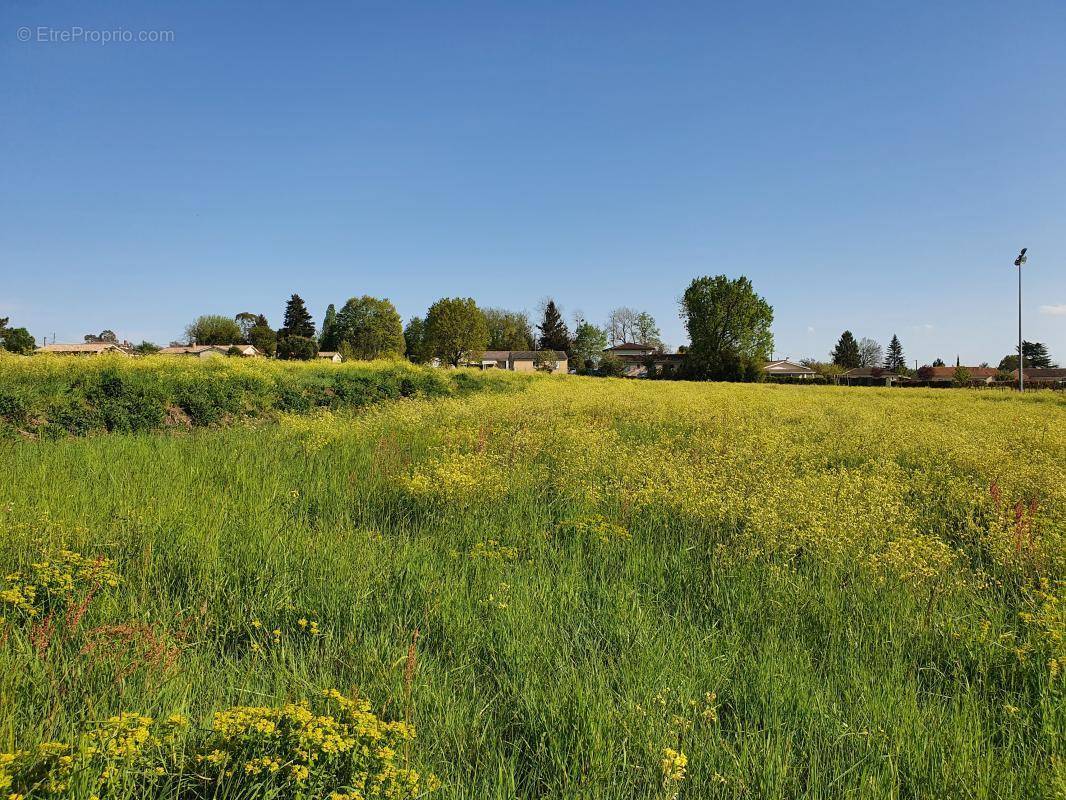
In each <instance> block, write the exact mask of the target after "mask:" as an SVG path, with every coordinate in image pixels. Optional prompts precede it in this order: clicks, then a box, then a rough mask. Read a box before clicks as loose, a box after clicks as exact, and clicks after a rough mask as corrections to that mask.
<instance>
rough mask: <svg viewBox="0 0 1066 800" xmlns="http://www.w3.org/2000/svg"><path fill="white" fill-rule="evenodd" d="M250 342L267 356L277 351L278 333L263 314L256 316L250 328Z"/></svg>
mask: <svg viewBox="0 0 1066 800" xmlns="http://www.w3.org/2000/svg"><path fill="white" fill-rule="evenodd" d="M248 344H250V345H252V346H254V347H255V348H256V349H257V350H259V351H260V352H261V353H263V354H264V355H266V356H273V355H274V354H275V353H276V352H277V349H278V335H277V333H275V332H274V329H273V328H271V327H270V323H269V322H267V318H266V317H265V316H263V315H262V314H259V315H257V316H256V318H255V323H254V324H253V325H252V327H250V328H249V329H248Z"/></svg>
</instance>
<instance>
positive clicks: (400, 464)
mask: <svg viewBox="0 0 1066 800" xmlns="http://www.w3.org/2000/svg"><path fill="white" fill-rule="evenodd" d="M509 388H510V391H507V392H502V393H501V392H492V393H488V392H475V393H465V394H463V395H462V396H450V397H443V398H437V399H407V400H399V401H396V402H388V403H382V404H378V405H376V406H374V407H373V408H369V409H365V410H362V411H359V412H352V411H346V410H343V409H339V410H333V411H330V410H314V411H311V412H308V413H301V414H291V415H280V417H279V418H278V419H276V420H272V421H269V422H264V421H257V422H255V423H241V424H232V425H228V426H223V427H208V428H203V429H193V430H191V431H188V432H179V433H112V434H106V435H95V436H87V437H82V438H58V437H45V436H41V437H40V438H38V439H33V440H30V439H28V438H27V437H25V436H18V437H9V438H8V439H7V440H6V441H0V456H2V467H3V475H4V480H3V482H2V483H0V525H2V529H3V531H4V534H5V535H4V536H3V537H2V540H0V564H2V565H3V568H4V570H5V571H8V572H10V573H11V574H9V575H8V576H7V578H6V584H4V585H3V586H0V592H2V594H0V600H2V602H0V616H3V617H5V622H4V623H3V630H2V633H0V639H2V644H0V752H6V753H8V754H9V755H8V756H0V797H4V796H6V794H5V793H12V792H13V793H15V795H16V796H19V795H23V794H24V795H26V796H27V797H30V796H49V795H48V793H49V792H50V791H51V792H52V793H53V794H54V795H56V796H64V797H65V796H72V797H78V798H88V797H90V796H91V795H98V796H100V797H101V798H104V797H111V796H118V797H122V796H129V797H155V796H158V797H178V796H180V797H279V798H293V797H307V798H319V797H331V796H332V797H338V798H356V797H360V798H364V797H365V798H367V800H369V798H371V797H397V798H403V797H418V796H422V795H425V794H428V796H431V797H440V798H479V799H480V798H499V799H500V800H502V799H504V798H516V797H521V798H532V797H538V798H539V797H551V798H672V797H680V798H712V797H751V798H762V797H782V798H783V797H825V798H836V797H870V798H885V797H906V798H919V797H921V798H925V797H928V798H956V797H957V798H963V797H979V798H986V797H987V798H993V797H994V798H1000V797H1019V798H1022V797H1024V798H1034V797H1063V796H1064V793H1066V743H1064V735H1066V677H1064V669H1063V668H1064V667H1066V640H1064V630H1066V588H1064V583H1063V580H1064V578H1066V403H1064V401H1063V398H1062V396H1061V395H1060V396H1054V395H1051V394H1050V393H1034V394H1031V395H1028V396H1026V397H1024V398H1019V397H1017V396H1015V395H1012V394H1009V393H1006V392H989V391H984V392H981V391H957V392H943V391H924V390H914V391H906V390H887V389H844V388H835V387H825V388H821V387H818V388H814V387H792V386H767V385H729V384H686V383H665V382H636V381H621V380H594V379H581V378H572V377H571V378H546V377H545V378H539V379H531V380H529V381H527V382H524V383H523V384H522V385H520V386H519V385H517V384H516V385H514V386H511V387H509ZM101 559H106V560H101ZM34 565H36V566H34ZM27 587H36V593H34V592H32V591H30V592H27V591H26V589H27ZM27 594H33V595H34V596H33V597H32V598H31V599H29V600H27V599H26V595H27ZM20 598H21V601H20ZM325 693H329V694H330V695H331V696H326V694H325ZM352 698H362V700H361V701H353V700H352ZM302 701H306V703H302ZM123 712H133V713H131V714H129V715H127V716H121V715H122V714H123ZM409 726H413V730H412V727H409ZM415 732H416V733H417V735H416V736H415V735H414V733H415ZM416 773H417V777H416ZM5 781H6V782H7V785H6V786H5V785H4V782H5ZM438 783H439V786H438V785H437V784H438ZM331 792H332V793H334V794H332V795H331Z"/></svg>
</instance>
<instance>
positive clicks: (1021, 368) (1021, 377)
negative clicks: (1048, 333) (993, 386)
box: [1018, 264, 1025, 392]
mask: <svg viewBox="0 0 1066 800" xmlns="http://www.w3.org/2000/svg"><path fill="white" fill-rule="evenodd" d="M1018 391H1019V392H1024V391H1025V351H1023V350H1022V265H1021V264H1018Z"/></svg>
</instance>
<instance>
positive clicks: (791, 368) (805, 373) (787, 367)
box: [762, 360, 818, 380]
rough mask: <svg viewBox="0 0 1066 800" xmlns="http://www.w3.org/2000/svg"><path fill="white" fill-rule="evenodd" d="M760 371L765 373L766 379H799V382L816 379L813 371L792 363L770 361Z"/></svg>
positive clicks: (816, 375) (815, 373)
mask: <svg viewBox="0 0 1066 800" xmlns="http://www.w3.org/2000/svg"><path fill="white" fill-rule="evenodd" d="M762 371H763V372H764V373H766V377H767V378H799V379H801V380H809V379H811V378H817V377H818V373H817V372H815V371H814V370H813V369H811V368H810V367H805V366H803V365H802V364H797V363H795V362H794V361H784V360H782V361H771V362H770V363H769V364H766V365H765V366H764V367H763V368H762Z"/></svg>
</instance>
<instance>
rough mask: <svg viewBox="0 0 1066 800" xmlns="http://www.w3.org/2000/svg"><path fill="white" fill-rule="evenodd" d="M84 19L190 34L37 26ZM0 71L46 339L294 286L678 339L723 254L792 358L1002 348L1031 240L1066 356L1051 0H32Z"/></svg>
mask: <svg viewBox="0 0 1066 800" xmlns="http://www.w3.org/2000/svg"><path fill="white" fill-rule="evenodd" d="M22 26H27V27H29V28H30V29H31V34H32V37H31V41H28V42H23V41H19V33H18V31H19V28H20V27H22ZM74 26H80V27H81V28H82V29H85V30H126V31H130V32H131V33H132V35H134V36H137V35H138V33H139V32H140V31H142V30H145V31H153V30H166V31H173V41H172V42H169V43H138V42H129V43H125V42H112V43H110V44H98V43H92V42H80V43H79V42H62V41H53V42H48V41H38V40H37V39H38V37H39V35H40V32H39V29H40V28H46V29H52V30H53V31H55V32H59V33H55V34H50V33H48V31H47V30H46V31H45V32H44V35H45V37H46V38H47V37H48V36H50V35H61V32H62V31H64V30H69V29H71V28H72V27H74ZM0 90H2V98H3V99H2V102H0V153H2V157H0V315H2V316H10V317H11V318H12V324H16V325H25V326H27V327H28V328H29V329H30V331H31V333H33V334H34V335H36V336H37V337H38V339H39V338H40V337H41V336H43V335H48V336H49V337H50V336H51V335H52V333H53V332H54V333H56V334H57V335H58V336H59V340H60V341H64V340H67V341H80V339H81V337H82V335H84V334H85V333H88V332H92V331H99V330H100V329H102V328H112V329H114V330H115V331H116V332H117V333H118V334H119V335H120V336H121V337H125V338H129V339H132V340H140V339H142V338H147V339H150V340H155V341H158V342H163V343H165V342H167V341H169V340H170V339H173V338H176V337H178V336H179V335H180V334H181V333H182V330H183V328H184V326H185V324H186V323H187V322H189V321H190V320H191V319H192V318H194V317H195V316H197V315H198V314H202V313H223V314H233V313H235V312H238V311H245V310H248V311H255V312H264V313H266V314H267V315H268V317H269V318H270V321H271V322H272V323H273V324H275V325H276V324H278V323H279V321H280V316H281V311H282V307H283V304H284V302H285V300H286V299H287V297H288V296H289V294H290V293H292V292H294V291H295V292H299V293H300V294H301V295H302V296H303V297H304V298H305V299H306V300H307V301H308V304H309V306H310V308H311V311H312V313H313V314H314V316H315V319H316V321H319V320H321V316H322V313H323V311H324V310H325V307H326V305H327V304H328V303H330V302H335V303H337V304H338V305H340V304H341V303H343V302H344V300H345V299H347V298H348V297H350V296H352V295H361V294H364V293H365V294H371V295H379V296H387V297H389V298H390V299H391V300H392V301H393V302H394V303H395V304H396V306H397V308H398V309H399V310H400V313H401V314H402V315H403V316H404V318H405V319H406V318H408V317H410V316H412V315H415V314H421V313H424V311H425V309H426V307H427V306H428V305H429V304H430V303H431V302H432V301H434V300H435V299H436V298H438V297H440V296H442V295H464V296H466V295H471V296H473V297H475V298H476V299H477V300H478V302H479V303H480V304H482V305H498V306H503V307H509V308H526V309H528V310H529V311H531V312H533V311H535V309H536V307H537V304H538V301H539V300H540V299H541V298H542V297H544V296H545V295H549V294H550V295H552V296H554V297H555V298H556V299H557V300H558V301H559V302H560V303H561V305H562V306H563V307H564V310H565V311H566V313H567V316H568V317H569V316H570V315H571V313H572V312H573V311H575V310H578V309H580V310H581V311H582V312H583V313H584V315H585V317H587V318H589V319H591V320H594V321H601V320H602V319H603V318H604V317H605V316H606V314H607V312H608V311H609V309H611V308H612V307H614V306H617V305H629V306H633V307H636V308H644V309H647V310H649V311H650V312H651V313H652V314H653V315H654V316H655V317H656V318H657V319H658V320H659V322H660V324H661V327H662V329H663V334H664V337H665V338H666V340H667V341H668V342H669V343H670V344H672V345H677V344H679V343H682V342H683V341H684V331H683V327H682V325H681V322H680V320H679V319H678V316H677V298H678V297H679V295H680V294H681V292H682V291H683V290H684V288H685V286H686V285H687V283H688V282H689V280H691V279H692V278H693V277H694V276H697V275H703V274H710V275H714V274H718V273H726V274H728V275H731V276H735V275H739V274H746V275H748V276H749V277H751V278H752V280H753V281H754V283H755V286H756V289H757V290H758V291H759V292H760V293H762V294H763V295H764V296H765V297H766V298H767V299H768V300H769V301H770V303H771V304H772V305H773V306H774V309H775V324H774V329H775V335H776V339H777V353H778V355H790V356H792V357H793V358H799V357H803V356H817V357H825V356H826V354H827V352H828V351H829V349H830V348H831V347H832V345H833V343H834V342H835V340H836V338H837V336H838V335H839V334H840V332H841V331H842V330H843V329H844V328H850V329H851V330H852V331H854V333H855V334H856V335H857V336H871V337H873V338H876V339H878V340H880V341H882V342H883V343H885V342H887V340H888V339H889V337H891V335H892V334H893V333H894V332H895V333H898V334H899V336H900V338H901V340H902V341H903V345H904V349H905V351H906V355H907V357H908V360H910V361H913V360H914V359H918V360H919V361H921V362H925V361H929V360H931V359H933V358H934V357H936V356H941V357H943V358H944V359H945V360H952V359H954V358H955V356H956V354H959V355H960V356H961V357H962V359H963V361H964V362H971V363H976V362H979V361H984V360H988V361H992V362H995V361H997V360H998V359H999V358H1000V357H1001V356H1002V355H1004V354H1005V353H1007V352H1008V351H1010V349H1011V348H1012V346H1013V342H1014V341H1015V336H1016V333H1015V331H1016V328H1015V324H1016V323H1015V313H1016V308H1015V303H1016V295H1015V291H1016V284H1015V271H1014V269H1013V267H1012V266H1011V262H1012V260H1013V258H1014V255H1015V254H1016V252H1017V250H1018V248H1019V247H1021V246H1028V247H1029V248H1030V250H1031V256H1032V257H1031V260H1030V262H1029V265H1028V266H1027V267H1026V275H1025V278H1026V293H1025V298H1026V306H1027V320H1026V327H1027V335H1026V338H1028V339H1034V340H1040V341H1044V342H1047V343H1048V344H1049V346H1050V348H1051V351H1052V354H1053V356H1055V357H1056V358H1057V359H1059V360H1060V361H1066V4H1064V3H1063V2H1061V0H1049V1H1048V2H1021V3H1004V2H972V0H967V2H956V3H950V2H943V3H928V2H914V3H899V2H891V3H889V2H884V3H853V2H839V3H831V4H830V3H796V2H781V3H757V2H756V3H732V4H712V3H696V2H693V3H621V2H617V3H616V2H612V3H564V2H558V3H537V2H531V3H512V2H506V3H505V2H498V3H463V2H449V3H440V2H427V3H420V4H411V3H392V2H382V3H374V4H369V3H335V4H330V3H325V4H318V3H313V4H311V3H295V2H248V3H231V2H226V3H221V2H217V0H216V1H215V2H183V3H180V4H179V3H144V2H138V3H126V2H108V3H84V2H43V1H37V0H22V1H21V2H8V3H5V4H4V6H3V10H2V11H0ZM1041 306H1045V307H1046V308H1045V310H1044V312H1043V313H1041V312H1040V310H1039V309H1040V307H1041ZM1056 311H1057V312H1058V313H1054V312H1056Z"/></svg>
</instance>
